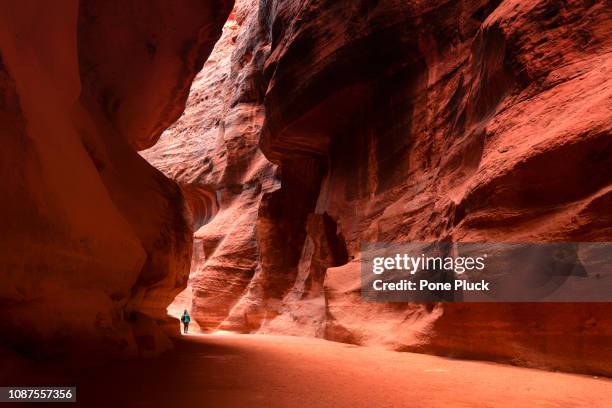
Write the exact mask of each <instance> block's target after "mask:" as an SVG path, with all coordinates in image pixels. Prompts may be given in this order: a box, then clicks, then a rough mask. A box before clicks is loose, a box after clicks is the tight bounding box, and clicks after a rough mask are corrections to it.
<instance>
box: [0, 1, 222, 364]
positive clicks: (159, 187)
mask: <svg viewBox="0 0 612 408" xmlns="http://www.w3.org/2000/svg"><path fill="white" fill-rule="evenodd" d="M230 8H231V4H229V2H223V1H209V2H207V1H204V2H202V1H185V2H180V4H178V3H177V4H174V3H170V2H165V1H153V2H146V3H142V2H137V1H127V2H126V1H105V2H97V1H86V0H83V1H80V2H78V1H63V2H59V3H57V2H39V1H23V2H2V5H1V6H0V9H1V11H0V19H1V20H2V21H1V23H0V122H1V124H0V132H1V133H2V140H3V148H2V150H1V153H0V155H1V159H0V163H1V164H0V173H1V174H2V182H1V183H0V189H1V192H2V197H3V200H2V202H1V203H0V206H1V208H2V213H3V214H4V216H3V217H2V221H1V228H2V231H3V232H2V238H0V239H1V241H2V244H1V245H0V248H1V249H0V264H1V267H0V279H1V280H2V288H1V289H0V304H1V307H0V309H1V311H0V333H1V334H0V336H1V341H2V343H3V344H4V345H9V346H11V347H16V348H18V349H20V350H24V351H27V352H36V353H38V352H42V353H55V352H63V351H76V350H77V349H79V350H82V349H88V348H95V349H96V350H97V351H102V352H108V353H111V354H113V355H116V354H126V355H134V354H135V353H137V352H140V353H141V354H144V355H147V354H152V353H155V352H157V351H159V350H162V349H164V348H165V347H167V346H168V340H167V339H166V338H165V337H164V335H163V334H162V332H161V331H159V330H158V329H156V327H157V326H156V323H155V320H161V319H165V316H166V312H165V309H166V306H167V305H168V304H169V303H170V302H171V300H172V299H173V298H174V296H175V295H176V294H177V293H178V292H180V291H181V290H182V289H183V288H184V287H185V285H186V281H187V275H188V270H189V263H190V259H191V248H192V244H191V243H192V230H191V220H190V218H189V211H188V210H187V207H186V205H185V204H184V199H183V195H182V193H181V190H180V189H179V187H178V186H177V185H176V183H175V182H173V181H171V180H169V179H168V178H166V177H165V176H164V175H163V174H161V173H160V172H159V171H158V170H156V169H155V168H153V167H152V166H151V165H150V164H148V163H147V162H146V161H145V160H143V159H142V158H141V157H140V156H139V155H138V154H137V153H136V149H142V148H145V147H148V146H150V145H152V144H153V143H155V141H156V140H157V139H158V137H159V135H160V134H161V132H162V131H163V129H165V128H166V127H167V126H169V125H170V124H171V123H172V122H173V121H174V120H176V118H178V116H179V115H180V114H181V112H182V110H183V108H184V103H185V99H186V98H187V94H188V91H189V86H190V84H191V82H192V80H193V78H194V76H195V74H196V73H197V72H198V71H199V70H200V68H201V66H202V64H203V63H204V60H205V59H206V57H207V56H208V54H209V53H210V51H211V50H212V47H213V45H214V43H215V42H216V40H217V39H218V37H219V35H220V31H221V27H222V24H223V22H224V21H225V19H226V17H227V15H228V14H229V11H230Z"/></svg>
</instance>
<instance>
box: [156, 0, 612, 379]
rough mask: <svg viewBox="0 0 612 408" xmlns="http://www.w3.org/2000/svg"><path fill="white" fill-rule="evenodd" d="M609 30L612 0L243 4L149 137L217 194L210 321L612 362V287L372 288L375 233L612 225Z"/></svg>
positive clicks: (536, 360) (580, 235)
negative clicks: (421, 300) (525, 298)
mask: <svg viewBox="0 0 612 408" xmlns="http://www.w3.org/2000/svg"><path fill="white" fill-rule="evenodd" d="M610 28H611V27H610V11H609V10H608V8H607V7H606V3H605V2H603V1H566V2H560V1H547V0H540V1H531V2H520V1H511V0H503V1H499V0H492V1H486V0H480V1H479V0H464V1H456V2H438V1H434V2H418V1H417V2H404V1H392V0H378V1H370V0H351V1H342V2H334V1H324V0H306V1H283V2H281V1H276V0H266V1H261V2H254V1H239V2H238V3H237V6H236V9H235V19H234V20H231V21H230V22H229V23H228V24H227V25H226V27H225V28H224V32H223V36H222V37H221V40H220V42H219V43H218V44H217V46H216V48H215V50H214V51H213V53H212V55H211V59H210V60H209V61H208V62H207V63H206V65H205V67H204V70H203V71H201V72H200V74H198V78H197V79H196V82H195V83H194V86H193V88H192V92H191V95H190V98H189V100H188V102H187V109H186V111H185V114H184V115H183V117H182V118H181V119H180V120H179V121H178V122H177V123H176V124H175V125H174V126H173V127H172V128H171V129H169V130H168V131H167V132H166V133H165V134H164V135H163V136H162V138H161V140H160V142H159V143H158V144H157V145H156V146H155V147H154V148H153V149H150V150H148V151H146V152H145V153H144V155H145V157H146V158H147V160H149V161H150V162H151V163H153V164H154V165H155V166H156V167H158V168H160V169H161V170H162V171H163V172H164V173H165V174H166V175H168V176H170V177H171V178H173V179H174V180H176V181H177V182H178V183H179V185H181V186H182V188H183V191H189V192H193V194H192V195H193V198H192V199H190V200H189V201H190V202H191V206H192V207H197V206H198V205H199V204H197V203H198V202H200V203H201V202H206V203H207V204H206V205H205V206H200V207H202V208H203V207H206V210H205V211H203V213H205V214H206V215H205V216H202V217H200V219H201V220H202V221H201V222H197V223H196V224H195V225H194V227H196V228H199V229H198V230H197V232H196V244H195V245H196V248H199V249H198V251H199V252H198V254H199V255H198V257H197V258H196V259H194V264H193V267H192V273H191V284H192V286H193V300H192V301H193V307H194V316H195V318H196V320H197V321H198V323H199V324H200V325H201V326H202V327H203V328H204V329H205V330H206V329H208V330H212V329H229V330H234V331H242V332H271V333H286V334H287V333H288V334H296V335H311V336H318V337H325V338H328V339H332V340H338V341H345V342H350V343H355V344H368V345H384V346H386V347H389V348H393V349H397V350H412V351H421V352H428V353H435V354H443V355H450V356H458V357H469V358H485V359H492V360H498V361H506V362H513V363H516V364H521V365H531V366H538V367H546V368H552V369H562V370H570V371H579V372H590V373H599V374H606V375H610V374H612V366H611V365H610V363H609V361H610V356H612V348H611V346H610V344H611V343H610V338H611V336H612V322H611V321H610V319H609V317H608V316H609V313H610V306H609V305H607V304H537V305H536V304H525V303H514V304H512V303H507V304H491V303H487V304H478V303H470V304H468V303H466V304H447V303H438V304H373V303H363V302H362V301H361V299H360V296H359V284H360V281H359V278H360V275H359V250H360V249H359V246H360V243H361V242H402V241H437V240H443V241H455V242H462V241H463V242H503V241H507V242H550V241H554V242H564V241H568V242H576V241H587V242H591V241H610V240H611V238H612V215H611V213H610V211H609V208H610V206H611V204H612V170H611V169H612V138H610V133H611V132H610V131H611V128H612V119H611V116H610V112H609V106H610V102H611V99H612V91H611V89H612V88H611V86H610V81H611V80H610V78H611V75H610V74H611V73H610V69H611V68H612V66H611V63H610V58H609V51H610V47H611V46H612V38H611V37H610V35H609V32H610ZM187 196H188V197H189V196H190V193H188V194H187ZM196 212H197V211H196Z"/></svg>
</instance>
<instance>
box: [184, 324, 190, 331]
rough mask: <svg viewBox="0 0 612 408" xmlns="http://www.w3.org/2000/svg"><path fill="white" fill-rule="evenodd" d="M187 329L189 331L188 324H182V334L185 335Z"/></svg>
mask: <svg viewBox="0 0 612 408" xmlns="http://www.w3.org/2000/svg"><path fill="white" fill-rule="evenodd" d="M188 329H189V323H183V333H187V330H188Z"/></svg>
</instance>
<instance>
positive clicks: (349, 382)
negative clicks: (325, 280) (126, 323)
mask: <svg viewBox="0 0 612 408" xmlns="http://www.w3.org/2000/svg"><path fill="white" fill-rule="evenodd" d="M50 368H51V369H50ZM45 370H46V371H47V373H46V374H44V373H43V377H45V376H47V378H48V379H49V381H48V382H54V383H56V384H58V385H59V383H62V384H65V385H74V384H76V386H77V399H78V402H79V403H80V404H79V405H84V406H104V407H112V406H114V407H119V406H131V407H140V406H143V407H145V406H161V407H170V406H173V407H196V406H197V407H234V406H236V407H245V406H248V407H351V408H354V407H498V406H506V407H609V406H610V405H609V404H610V401H612V380H610V379H603V378H594V377H590V376H582V375H573V374H564V373H555V372H547V371H541V370H536V369H528V368H519V367H513V366H507V365H500V364H494V363H486V362H476V361H464V360H453V359H448V358H442V357H435V356H429V355H422V354H413V353H399V352H393V351H387V350H384V349H378V348H370V347H357V346H352V345H347V344H341V343H334V342H329V341H325V340H318V339H312V338H298V337H283V336H263V335H236V334H215V335H196V334H194V335H187V336H183V337H182V339H181V340H179V341H177V344H176V347H175V349H174V350H172V351H170V352H168V353H166V354H164V355H163V356H161V357H160V358H155V359H149V360H140V361H128V362H118V363H112V364H109V365H107V366H104V367H102V368H100V367H97V368H89V369H80V370H73V371H71V372H70V373H66V372H65V371H62V372H61V374H58V372H57V371H54V370H53V369H52V367H46V368H45ZM50 376H52V377H50ZM51 378H53V379H51ZM58 378H62V379H61V380H58ZM46 385H50V384H46ZM20 406H23V405H20Z"/></svg>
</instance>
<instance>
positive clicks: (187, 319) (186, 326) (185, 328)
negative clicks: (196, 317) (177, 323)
mask: <svg viewBox="0 0 612 408" xmlns="http://www.w3.org/2000/svg"><path fill="white" fill-rule="evenodd" d="M190 321H191V317H189V313H187V309H185V311H184V312H183V315H182V316H181V322H183V333H185V334H187V331H188V330H189V322H190Z"/></svg>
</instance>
